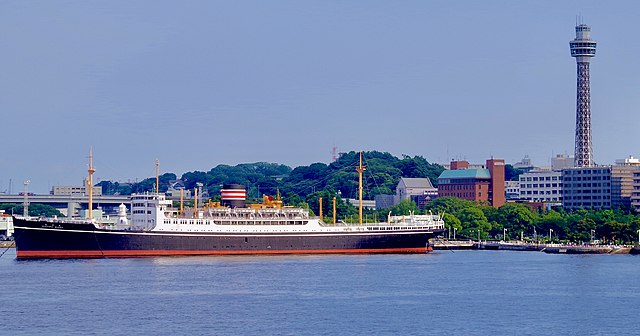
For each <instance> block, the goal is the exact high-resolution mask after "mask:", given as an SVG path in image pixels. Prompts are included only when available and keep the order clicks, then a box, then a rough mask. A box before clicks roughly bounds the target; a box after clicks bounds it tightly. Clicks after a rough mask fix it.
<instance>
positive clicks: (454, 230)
mask: <svg viewBox="0 0 640 336" xmlns="http://www.w3.org/2000/svg"><path fill="white" fill-rule="evenodd" d="M638 231H640V230H638ZM453 240H456V228H455V226H454V227H453Z"/></svg>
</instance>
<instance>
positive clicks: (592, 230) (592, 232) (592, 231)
mask: <svg viewBox="0 0 640 336" xmlns="http://www.w3.org/2000/svg"><path fill="white" fill-rule="evenodd" d="M595 232H596V230H594V229H591V244H593V234H594V233H595Z"/></svg>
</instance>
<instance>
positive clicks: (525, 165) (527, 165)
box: [513, 155, 534, 172]
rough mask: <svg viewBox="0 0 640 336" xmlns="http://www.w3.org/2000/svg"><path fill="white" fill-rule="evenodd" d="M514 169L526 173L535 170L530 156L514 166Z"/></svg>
mask: <svg viewBox="0 0 640 336" xmlns="http://www.w3.org/2000/svg"><path fill="white" fill-rule="evenodd" d="M513 168H516V169H521V170H524V171H525V172H527V171H529V170H531V169H533V168H534V167H533V164H532V163H531V159H530V158H529V156H528V155H525V156H524V158H522V160H520V161H519V162H516V163H514V164H513Z"/></svg>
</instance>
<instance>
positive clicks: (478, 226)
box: [455, 207, 491, 237]
mask: <svg viewBox="0 0 640 336" xmlns="http://www.w3.org/2000/svg"><path fill="white" fill-rule="evenodd" d="M455 216H456V217H457V218H458V219H460V222H461V224H462V228H463V229H462V231H463V233H464V234H465V235H467V236H469V237H472V236H473V235H472V230H473V231H475V232H478V231H480V237H485V236H486V235H487V233H489V232H490V231H491V224H490V223H489V221H487V217H485V215H484V213H483V212H482V210H480V209H479V208H477V207H474V208H465V209H462V210H460V211H458V212H456V213H455Z"/></svg>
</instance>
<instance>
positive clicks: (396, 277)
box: [0, 251, 640, 335]
mask: <svg viewBox="0 0 640 336" xmlns="http://www.w3.org/2000/svg"><path fill="white" fill-rule="evenodd" d="M638 274H640V258H639V257H638V256H629V255H588V256H579V255H578V256H576V255H548V254H544V253H540V252H510V251H456V252H455V253H452V252H450V251H438V252H434V253H432V254H429V255H324V256H313V255H299V256H241V257H235V256H230V257H193V258H191V257H187V258H183V257H181V258H143V259H101V260H43V261H17V260H15V252H14V251H9V252H8V253H7V254H5V256H4V257H2V258H0V282H1V283H0V288H1V289H0V293H1V294H0V295H1V296H0V318H1V319H2V320H0V324H4V325H3V326H0V330H1V331H0V334H3V335H34V334H38V335H113V334H118V335H125V334H126V335H427V334H443V335H487V334H493V335H539V334H553V335H613V334H625V335H628V334H638V333H640V329H639V327H638V324H637V320H638V315H639V314H638V305H639V304H640V281H638Z"/></svg>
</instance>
